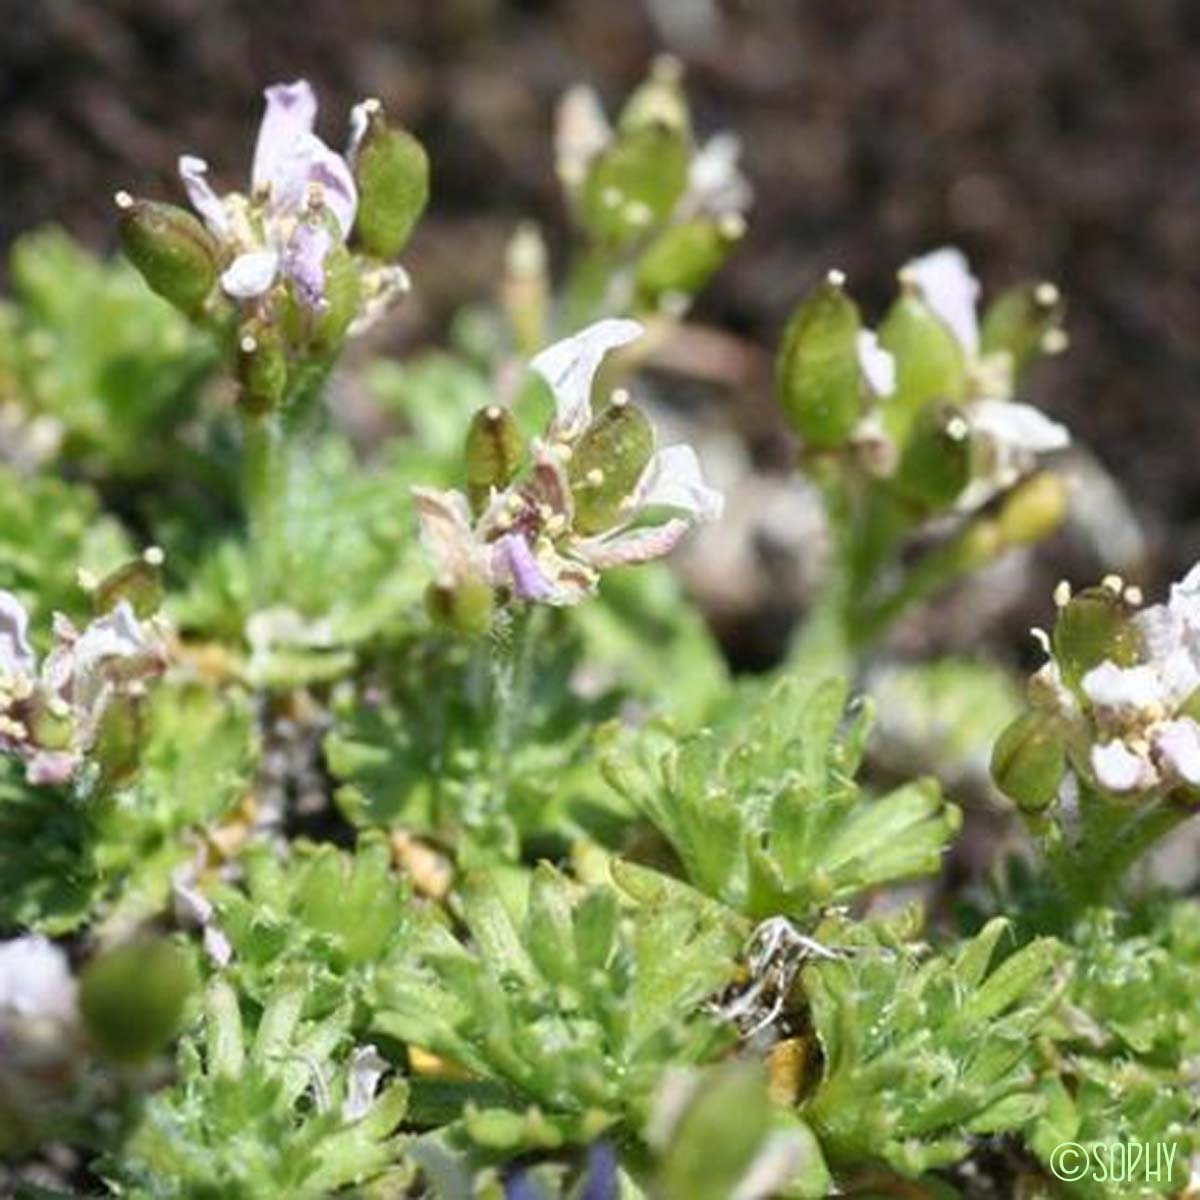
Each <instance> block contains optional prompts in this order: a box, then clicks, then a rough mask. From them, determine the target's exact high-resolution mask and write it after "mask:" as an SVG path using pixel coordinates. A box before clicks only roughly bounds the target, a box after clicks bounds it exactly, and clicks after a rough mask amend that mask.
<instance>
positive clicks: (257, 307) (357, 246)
mask: <svg viewBox="0 0 1200 1200" xmlns="http://www.w3.org/2000/svg"><path fill="white" fill-rule="evenodd" d="M265 98H266V107H265V111H264V113H263V118H262V122H261V124H260V126H259V130H258V137H257V140H256V143H255V148H254V157H253V163H252V167H251V171H250V185H249V188H248V190H247V192H245V193H242V192H237V191H232V192H227V193H225V194H223V195H222V194H219V193H218V192H217V191H216V190H215V189H214V188H213V185H212V183H211V182H210V179H209V167H208V163H207V162H205V161H204V159H202V158H198V157H197V156H195V155H192V154H185V155H183V156H182V157H181V158H180V159H179V174H180V177H181V179H182V181H183V185H184V188H185V190H186V192H187V196H188V199H189V201H190V202H191V205H192V208H193V209H194V210H195V213H196V215H195V216H193V215H192V214H191V213H189V212H187V211H185V210H184V209H181V208H177V207H175V206H174V205H170V204H163V203H159V202H154V201H147V200H141V199H135V198H134V197H133V196H131V195H129V193H127V192H120V193H118V195H117V206H118V209H119V210H120V214H121V216H120V231H121V240H122V245H123V247H124V249H125V252H126V254H127V256H128V257H129V258H130V260H131V261H132V262H133V263H134V265H135V266H136V267H137V268H138V269H139V270H140V271H141V273H142V275H143V277H144V278H145V280H146V282H147V283H148V284H149V285H150V287H151V288H153V289H154V290H155V291H156V292H158V293H159V294H160V295H161V296H163V297H164V298H165V299H167V300H169V301H170V302H171V303H173V304H174V305H175V306H176V307H177V308H179V309H180V310H181V311H183V312H184V313H185V314H187V315H188V316H189V318H191V319H192V320H193V321H195V322H196V323H198V324H202V325H204V326H206V327H208V328H210V329H216V330H218V331H222V332H224V331H227V330H231V331H232V334H233V346H232V348H231V355H230V357H231V359H232V365H233V368H234V373H235V375H236V378H237V381H238V384H239V389H240V394H239V407H240V409H241V411H242V413H243V418H244V419H243V433H244V439H245V448H244V449H245V466H244V487H243V490H244V495H245V501H246V506H247V512H248V525H249V528H250V533H251V538H252V539H253V541H254V542H255V543H256V546H257V550H256V552H255V557H256V560H257V576H258V578H257V590H258V592H259V595H260V599H267V598H269V596H270V592H271V589H272V588H273V587H275V586H276V585H277V575H276V571H277V569H278V567H279V565H280V563H279V557H278V555H279V550H280V548H281V542H282V531H281V529H280V528H279V525H280V512H279V505H280V501H281V496H280V492H281V489H282V487H283V473H284V470H285V464H284V461H283V459H284V454H285V446H284V442H285V434H286V431H287V429H289V428H291V427H294V426H297V425H298V424H299V422H300V420H301V418H302V417H303V416H304V414H305V412H306V411H307V409H308V408H310V407H311V405H312V403H313V401H314V398H315V397H316V396H317V395H319V393H320V391H321V389H322V387H323V384H324V381H325V379H326V377H327V375H328V373H329V371H330V369H331V367H332V365H333V363H334V361H335V359H336V358H337V355H338V353H339V352H340V350H341V348H342V345H343V344H344V342H345V340H346V339H347V338H348V337H353V336H356V335H358V334H360V333H362V332H364V331H365V330H367V329H369V328H370V327H371V326H372V325H373V324H375V322H377V321H378V320H379V319H380V318H381V317H382V316H383V315H384V314H385V313H386V312H387V311H388V309H389V308H391V306H392V305H393V304H395V303H396V301H397V300H399V298H400V297H401V296H402V295H403V294H404V293H405V292H406V291H407V290H408V286H409V281H408V276H407V274H406V272H405V271H404V269H403V268H402V267H401V266H399V265H398V264H397V263H395V262H394V259H395V258H396V257H397V256H398V255H399V254H400V252H401V251H402V250H403V248H404V246H405V245H406V244H407V241H408V238H409V236H410V234H411V232H412V229H413V226H414V225H415V223H416V221H417V219H418V217H419V216H420V214H421V212H422V211H423V209H424V207H425V204H426V201H427V199H428V190H429V189H428V178H429V168H428V163H427V161H426V158H425V152H424V150H422V148H421V146H420V145H419V143H418V142H417V141H416V140H415V139H414V138H413V137H412V136H411V135H409V134H408V133H406V132H405V131H404V130H402V129H398V128H396V127H394V126H392V125H390V124H389V123H388V121H387V120H386V118H385V116H384V113H383V108H382V106H381V105H380V103H379V101H378V100H364V101H363V102H362V103H360V104H358V105H356V106H355V107H354V109H353V110H352V112H351V115H350V133H349V138H348V142H347V146H346V149H345V151H344V153H338V152H337V151H335V150H333V149H331V148H330V146H328V145H327V144H326V143H325V142H324V141H323V140H322V139H321V138H320V137H319V136H318V135H317V134H316V132H315V124H316V117H317V100H316V95H315V94H314V92H313V89H312V87H311V86H310V85H309V84H308V82H307V81H305V80H303V79H301V80H297V81H295V82H294V83H287V84H283V83H280V84H275V85H273V86H271V87H268V88H267V89H266V92H265ZM284 413H286V423H285V422H284V421H283V420H281V416H280V414H284Z"/></svg>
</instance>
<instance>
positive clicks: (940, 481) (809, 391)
mask: <svg viewBox="0 0 1200 1200" xmlns="http://www.w3.org/2000/svg"><path fill="white" fill-rule="evenodd" d="M900 283H901V292H900V296H899V298H898V299H897V300H896V302H895V303H894V304H893V306H892V308H891V309H890V310H889V312H888V313H887V315H886V317H885V319H884V321H883V323H882V324H881V325H880V327H879V330H878V332H877V333H876V332H873V331H871V330H869V329H867V328H864V326H863V323H862V319H861V316H860V314H859V310H858V308H857V306H856V305H855V303H854V302H853V300H851V299H850V297H849V296H848V295H847V294H846V291H845V277H844V276H843V275H842V273H841V272H839V271H831V272H830V273H829V275H828V277H827V278H826V280H825V282H824V283H823V284H822V285H821V286H820V287H818V288H817V289H816V290H815V291H814V292H813V293H812V294H811V295H810V296H809V297H808V298H807V299H806V300H805V301H804V302H803V303H802V304H801V305H800V307H799V308H798V309H797V311H796V313H795V315H794V316H793V318H792V320H791V322H790V324H789V325H788V328H787V330H786V332H785V335H784V339H783V345H782V348H781V350H780V353H779V357H778V360H777V366H776V377H777V391H778V395H779V400H780V404H781V406H782V408H783V410H784V414H785V416H786V417H787V418H788V421H789V423H790V424H791V425H792V427H793V428H794V429H795V431H796V432H797V433H798V434H799V435H800V436H801V438H802V439H803V456H804V462H805V465H806V467H807V468H808V470H809V471H810V473H811V474H812V475H813V476H814V477H815V478H816V479H817V481H818V483H819V484H820V486H821V487H822V490H823V493H824V496H825V502H826V509H827V512H828V516H829V522H830V528H831V533H832V536H833V541H834V547H835V553H834V563H833V566H832V568H831V575H832V578H831V581H830V584H829V588H828V592H827V596H826V599H825V602H824V606H825V609H832V610H833V611H834V612H836V613H840V618H839V620H840V624H841V626H842V639H843V640H844V641H845V642H846V644H847V645H848V647H850V648H851V649H853V648H855V647H859V648H861V647H862V646H864V645H867V644H869V643H871V642H873V641H875V640H876V639H878V638H879V637H880V636H882V635H883V634H884V633H885V632H886V630H887V629H888V628H889V627H890V626H891V624H892V623H893V622H894V621H895V620H896V619H897V618H898V617H900V616H901V615H902V614H903V613H904V612H906V611H908V610H909V609H910V608H912V607H913V606H914V605H916V604H918V603H920V602H921V601H924V600H926V599H927V598H929V597H930V596H932V595H934V594H935V593H936V592H937V591H939V590H940V589H941V588H943V587H945V586H946V585H947V584H948V583H950V582H951V581H953V580H954V579H955V578H957V577H958V576H960V575H962V574H964V573H965V572H968V571H971V570H974V569H977V568H978V567H980V566H982V565H984V564H985V563H987V562H989V561H991V560H992V559H994V558H995V557H996V556H997V555H999V554H1000V553H1002V552H1003V551H1005V550H1006V549H1008V548H1009V547H1012V546H1017V545H1021V544H1024V543H1028V542H1034V541H1038V540H1040V539H1041V538H1043V537H1045V536H1047V535H1048V534H1049V533H1050V532H1052V531H1053V529H1054V528H1055V527H1056V526H1057V524H1058V523H1059V521H1060V520H1061V519H1062V516H1063V513H1064V508H1065V490H1064V488H1063V485H1062V483H1061V481H1060V480H1059V479H1058V478H1057V476H1055V475H1054V474H1053V473H1052V472H1050V471H1046V470H1042V471H1040V472H1038V473H1037V474H1035V471H1037V468H1038V462H1039V458H1040V456H1041V455H1044V454H1048V453H1051V452H1054V451H1058V450H1062V449H1063V448H1064V447H1065V446H1067V445H1068V443H1069V436H1068V434H1067V431H1066V430H1065V429H1063V427H1062V426H1060V425H1057V424H1056V423H1055V422H1053V421H1051V420H1049V419H1048V418H1047V417H1045V416H1043V415H1042V414H1041V413H1040V412H1039V411H1038V410H1037V409H1035V408H1033V407H1031V406H1030V405H1028V404H1023V403H1019V402H1017V401H1015V400H1014V399H1013V398H1012V397H1013V394H1014V391H1015V388H1016V385H1017V383H1018V382H1019V380H1020V379H1021V377H1022V375H1023V373H1024V371H1025V370H1026V369H1027V368H1028V366H1029V365H1030V364H1031V362H1032V361H1033V359H1034V358H1035V357H1036V356H1037V354H1038V353H1052V352H1056V351H1057V350H1060V349H1061V348H1062V347H1063V345H1064V344H1065V341H1064V337H1063V334H1062V333H1061V331H1060V330H1059V329H1058V324H1057V322H1058V320H1059V317H1060V316H1061V304H1060V300H1059V296H1058V292H1057V289H1055V288H1053V286H1052V285H1049V284H1040V285H1038V286H1037V287H1034V288H1032V289H1030V288H1019V289H1014V290H1013V291H1011V292H1008V293H1005V294H1004V295H1002V296H1001V297H1000V298H999V299H997V300H996V301H995V302H994V303H993V304H992V305H991V306H990V307H989V308H988V309H987V311H986V313H985V314H984V316H983V318H982V320H981V319H980V316H979V314H978V312H977V307H976V305H977V298H978V294H979V284H978V281H977V280H976V279H975V278H974V276H973V275H971V273H970V271H969V269H968V267H967V263H966V260H965V259H964V258H963V256H962V254H961V253H959V252H958V251H957V250H953V249H950V248H947V249H943V250H938V251H935V252H934V253H932V254H929V255H926V256H925V257H923V258H920V259H917V260H915V261H914V262H911V263H909V264H908V265H907V266H906V267H905V268H904V269H903V270H902V271H901V272H900ZM933 522H937V523H938V525H939V526H941V527H942V528H943V529H944V528H946V527H949V529H950V530H951V532H950V533H949V534H943V535H942V537H941V539H940V542H937V543H935V545H934V547H933V548H932V549H931V550H927V551H926V553H925V554H924V555H923V556H921V557H919V558H918V559H917V560H916V562H915V564H911V565H909V564H903V563H902V562H901V561H900V551H901V549H902V548H903V546H904V545H905V543H906V541H907V540H908V539H909V537H910V536H911V535H912V534H914V533H916V532H920V531H921V530H922V528H923V527H925V526H928V525H931V524H932V523H933ZM823 611H824V610H823ZM828 624H829V622H828V621H827V620H826V621H825V622H824V625H825V626H826V627H827V626H828ZM805 645H807V646H811V645H812V639H807V640H806V642H805Z"/></svg>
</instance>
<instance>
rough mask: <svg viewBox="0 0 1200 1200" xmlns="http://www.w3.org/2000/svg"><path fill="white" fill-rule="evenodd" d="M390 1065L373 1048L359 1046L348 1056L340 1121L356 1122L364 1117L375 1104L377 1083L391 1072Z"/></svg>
mask: <svg viewBox="0 0 1200 1200" xmlns="http://www.w3.org/2000/svg"><path fill="white" fill-rule="evenodd" d="M391 1066H392V1064H391V1063H390V1062H388V1060H387V1059H386V1058H384V1057H383V1055H382V1054H380V1053H379V1051H378V1050H377V1049H376V1048H375V1047H374V1046H359V1047H357V1048H356V1049H355V1051H354V1053H353V1054H352V1055H351V1056H350V1067H349V1070H348V1072H347V1078H346V1099H345V1102H344V1103H343V1104H342V1120H344V1121H357V1120H358V1119H359V1118H360V1117H365V1116H366V1115H367V1113H368V1112H370V1110H371V1105H372V1104H373V1103H374V1102H375V1093H376V1092H378V1090H379V1081H380V1080H381V1079H382V1078H383V1077H384V1075H385V1074H386V1073H387V1072H388V1071H389V1070H391Z"/></svg>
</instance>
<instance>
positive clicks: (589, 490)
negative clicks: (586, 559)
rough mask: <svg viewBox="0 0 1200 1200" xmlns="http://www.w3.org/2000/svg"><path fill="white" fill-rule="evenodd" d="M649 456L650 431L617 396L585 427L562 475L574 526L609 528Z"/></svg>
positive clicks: (597, 530) (586, 530)
mask: <svg viewBox="0 0 1200 1200" xmlns="http://www.w3.org/2000/svg"><path fill="white" fill-rule="evenodd" d="M653 454H654V429H653V426H651V424H650V421H649V419H648V418H647V416H646V414H645V413H644V412H642V410H641V409H640V408H638V407H637V406H636V405H634V404H630V403H629V402H628V400H626V399H625V398H624V396H623V394H619V395H618V396H616V397H614V398H613V400H612V402H611V403H610V404H609V405H608V407H607V408H605V409H604V410H603V411H602V412H601V413H600V414H599V415H598V416H597V417H596V419H595V420H594V421H593V422H592V424H591V425H590V426H589V427H588V431H587V432H586V433H585V434H584V435H583V437H582V438H581V439H580V441H579V444H578V445H577V446H576V447H575V452H574V453H573V454H572V455H571V461H570V464H569V468H568V478H569V480H570V483H571V494H572V495H573V496H574V499H575V528H576V530H577V531H578V532H579V533H582V534H584V535H585V536H586V535H589V534H593V533H601V532H603V531H604V530H605V529H611V528H612V527H613V526H614V525H616V524H617V523H618V522H619V521H620V519H621V517H622V516H623V515H624V513H623V511H622V505H623V503H624V501H625V500H626V499H627V498H628V497H629V495H630V494H631V493H632V492H633V489H634V488H635V487H636V486H637V482H638V480H639V479H640V478H641V477H642V472H643V471H645V469H646V464H647V463H649V461H650V458H651V456H652V455H653Z"/></svg>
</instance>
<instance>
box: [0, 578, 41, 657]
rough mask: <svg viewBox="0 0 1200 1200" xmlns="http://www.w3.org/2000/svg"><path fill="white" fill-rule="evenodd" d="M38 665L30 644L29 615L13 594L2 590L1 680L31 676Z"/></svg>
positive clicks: (0, 606)
mask: <svg viewBox="0 0 1200 1200" xmlns="http://www.w3.org/2000/svg"><path fill="white" fill-rule="evenodd" d="M36 665H37V659H36V657H35V655H34V653H33V646H31V645H30V643H29V614H28V613H27V612H26V611H25V606H24V605H23V604H22V603H21V602H20V600H18V599H17V598H16V596H14V595H13V594H12V592H6V591H4V590H3V589H0V679H3V678H4V677H5V676H6V675H8V676H13V677H15V676H20V675H31V674H32V673H33V670H34V667H35V666H36Z"/></svg>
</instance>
